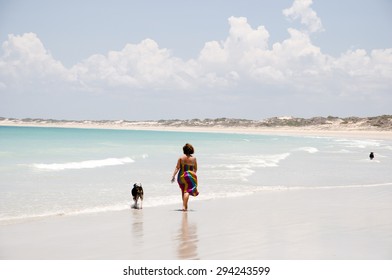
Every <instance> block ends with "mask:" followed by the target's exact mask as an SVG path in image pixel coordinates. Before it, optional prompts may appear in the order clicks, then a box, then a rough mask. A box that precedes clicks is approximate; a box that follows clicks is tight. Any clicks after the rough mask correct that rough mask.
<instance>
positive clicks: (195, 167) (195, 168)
mask: <svg viewBox="0 0 392 280" xmlns="http://www.w3.org/2000/svg"><path fill="white" fill-rule="evenodd" d="M193 169H194V171H195V173H196V172H197V160H196V158H195V166H194V168H193Z"/></svg>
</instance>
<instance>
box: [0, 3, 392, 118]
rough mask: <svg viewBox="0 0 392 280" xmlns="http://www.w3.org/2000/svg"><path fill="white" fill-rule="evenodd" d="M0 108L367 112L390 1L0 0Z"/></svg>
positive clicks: (166, 113)
mask: <svg viewBox="0 0 392 280" xmlns="http://www.w3.org/2000/svg"><path fill="white" fill-rule="evenodd" d="M0 42H1V43H2V49H1V50H0V116H4V117H39V118H64V119H134V120H145V119H169V118H180V119H188V118H210V117H234V118H249V119H262V118H266V117H271V116H282V115H293V116H300V117H311V116H318V115H322V116H328V115H335V116H351V115H357V116H372V115H380V114H390V113H391V109H390V108H391V105H392V1H389V0H362V1H353V0H346V1H338V0H329V1H321V0H319V1H317V0H314V1H311V0H296V1H294V0H291V1H289V0H287V1H286V0H280V1H274V0H258V1H256V0H253V1H251V0H243V1H223V0H221V1H205V0H201V1H184V0H183V1H180V0H168V1H152V0H144V1H125V0H123V1H119V0H112V1H74V0H69V1H48V0H46V1H44V0H36V1H26V0H14V1H10V0H0Z"/></svg>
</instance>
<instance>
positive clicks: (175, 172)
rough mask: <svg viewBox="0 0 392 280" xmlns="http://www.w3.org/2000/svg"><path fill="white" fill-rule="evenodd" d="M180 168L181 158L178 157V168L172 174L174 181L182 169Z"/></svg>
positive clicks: (172, 180)
mask: <svg viewBox="0 0 392 280" xmlns="http://www.w3.org/2000/svg"><path fill="white" fill-rule="evenodd" d="M180 168H181V158H179V159H178V161H177V165H176V168H175V169H174V172H173V176H172V179H171V182H172V183H173V182H174V180H175V176H176V174H177V172H178V171H179V170H180Z"/></svg>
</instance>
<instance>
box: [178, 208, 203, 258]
mask: <svg viewBox="0 0 392 280" xmlns="http://www.w3.org/2000/svg"><path fill="white" fill-rule="evenodd" d="M176 239H177V241H178V250H177V254H178V258H179V259H193V260H194V259H198V258H199V256H198V251H197V245H198V241H199V240H198V238H197V225H196V224H192V223H191V224H190V223H189V221H188V212H183V213H182V221H181V227H180V230H179V232H178V235H177V238H176Z"/></svg>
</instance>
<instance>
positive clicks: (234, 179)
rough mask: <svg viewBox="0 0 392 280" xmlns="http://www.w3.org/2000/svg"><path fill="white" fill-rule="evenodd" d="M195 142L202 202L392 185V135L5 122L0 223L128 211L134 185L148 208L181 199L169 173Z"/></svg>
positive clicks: (0, 140)
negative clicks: (74, 126) (139, 185)
mask: <svg viewBox="0 0 392 280" xmlns="http://www.w3.org/2000/svg"><path fill="white" fill-rule="evenodd" d="M187 142H189V143H191V144H192V145H194V147H195V156H196V157H197V160H198V165H199V170H198V178H199V192H200V195H199V196H198V197H197V198H196V199H198V200H206V199H214V198H220V197H235V196H243V195H249V194H252V193H255V192H272V191H287V190H290V189H293V188H294V189H306V188H311V189H314V190H317V189H324V188H372V187H377V186H391V187H392V172H390V167H391V166H392V141H389V140H376V139H360V140H358V139H348V138H347V139H346V138H336V137H305V136H304V137H294V136H271V135H253V134H229V133H201V132H167V131H137V130H103V129H102V130H100V129H70V128H32V127H0V224H6V223H13V222H16V221H22V220H25V219H31V218H40V217H47V216H53V215H79V214H83V213H94V212H107V211H117V210H123V209H127V208H129V207H130V204H131V198H130V189H131V186H132V185H133V183H135V182H141V183H142V184H143V187H144V193H145V201H144V203H143V206H144V207H155V206H159V205H165V204H174V203H180V192H179V188H178V186H177V184H176V183H174V184H171V183H170V177H171V174H172V172H173V170H174V167H175V164H176V161H177V158H178V157H179V156H180V155H181V154H182V146H183V145H184V144H185V143H187ZM370 152H374V153H375V159H374V160H370V159H369V158H368V155H369V153H370Z"/></svg>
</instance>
